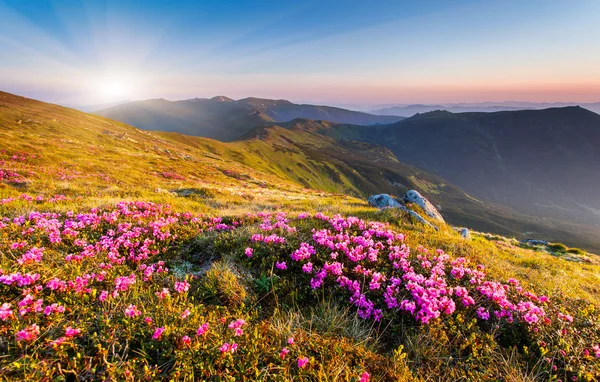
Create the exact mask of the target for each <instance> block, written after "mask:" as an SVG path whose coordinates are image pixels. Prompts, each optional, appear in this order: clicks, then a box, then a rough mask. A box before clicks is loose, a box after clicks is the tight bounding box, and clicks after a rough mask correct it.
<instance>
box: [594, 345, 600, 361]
mask: <svg viewBox="0 0 600 382" xmlns="http://www.w3.org/2000/svg"><path fill="white" fill-rule="evenodd" d="M592 350H593V351H594V353H596V358H600V345H594V346H592Z"/></svg>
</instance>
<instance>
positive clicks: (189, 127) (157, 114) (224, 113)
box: [95, 96, 403, 141]
mask: <svg viewBox="0 0 600 382" xmlns="http://www.w3.org/2000/svg"><path fill="white" fill-rule="evenodd" d="M95 114H98V115H102V116H105V117H109V118H112V119H116V120H118V121H121V122H125V123H127V124H129V125H132V126H136V127H138V128H142V129H144V130H151V131H172V132H179V133H184V134H188V135H195V136H202V137H207V138H214V139H218V140H221V141H233V140H235V139H237V138H239V137H241V136H243V135H244V134H245V133H246V132H249V131H251V130H252V129H253V128H254V127H256V126H259V125H261V124H263V123H269V122H287V121H290V120H293V119H295V118H309V119H318V120H330V121H333V122H340V123H352V124H357V125H374V124H380V123H390V122H396V121H399V120H401V119H402V118H403V117H396V116H375V115H371V114H368V113H363V112H357V111H352V110H346V109H341V108H336V107H330V106H319V105H306V104H295V103H292V102H290V101H287V100H282V99H280V100H272V99H264V98H256V97H247V98H242V99H239V100H233V99H231V98H228V97H225V96H216V97H213V98H210V99H209V98H194V99H188V100H179V101H168V100H165V99H154V100H142V101H135V102H130V103H127V104H121V105H117V106H115V107H111V108H108V109H103V110H99V111H96V112H95Z"/></svg>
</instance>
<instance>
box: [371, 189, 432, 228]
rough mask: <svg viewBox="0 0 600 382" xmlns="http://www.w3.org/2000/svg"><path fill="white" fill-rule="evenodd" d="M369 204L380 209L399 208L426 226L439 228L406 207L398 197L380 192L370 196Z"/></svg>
mask: <svg viewBox="0 0 600 382" xmlns="http://www.w3.org/2000/svg"><path fill="white" fill-rule="evenodd" d="M369 205H371V206H373V207H376V208H379V209H384V208H397V209H399V210H400V211H404V212H406V213H408V214H409V215H410V216H411V217H413V218H414V219H415V220H417V221H418V222H420V223H422V224H425V225H426V226H429V227H431V228H433V229H435V230H436V231H437V230H438V227H436V226H434V225H433V224H431V223H430V222H428V221H427V220H425V218H423V216H421V215H419V214H418V213H416V212H415V211H413V210H410V209H408V208H406V207H405V206H403V205H402V204H401V203H400V202H398V201H397V200H396V199H394V198H392V197H391V196H389V195H388V194H378V195H371V196H369Z"/></svg>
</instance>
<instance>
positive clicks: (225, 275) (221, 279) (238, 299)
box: [201, 260, 247, 308]
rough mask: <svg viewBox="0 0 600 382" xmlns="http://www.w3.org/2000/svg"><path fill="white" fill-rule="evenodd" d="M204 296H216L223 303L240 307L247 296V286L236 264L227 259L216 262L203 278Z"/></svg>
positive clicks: (209, 297)
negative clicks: (239, 274) (241, 279)
mask: <svg viewBox="0 0 600 382" xmlns="http://www.w3.org/2000/svg"><path fill="white" fill-rule="evenodd" d="M201 289H202V291H201V294H202V295H203V297H205V298H208V299H211V298H215V299H217V300H218V301H219V303H221V305H225V306H229V307H233V308H239V307H241V306H243V305H244V301H245V300H246V298H247V292H246V288H245V287H244V285H243V283H242V282H241V281H240V279H239V276H238V273H237V271H236V270H235V268H234V266H233V265H232V264H230V263H228V262H227V261H224V260H220V261H217V262H214V263H213V264H212V266H211V267H210V269H209V270H208V272H206V274H205V275H204V278H203V280H202V287H201Z"/></svg>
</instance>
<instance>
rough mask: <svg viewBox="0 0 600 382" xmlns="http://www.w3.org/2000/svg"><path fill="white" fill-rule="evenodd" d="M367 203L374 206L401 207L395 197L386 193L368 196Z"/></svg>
mask: <svg viewBox="0 0 600 382" xmlns="http://www.w3.org/2000/svg"><path fill="white" fill-rule="evenodd" d="M369 205H370V206H373V207H376V208H400V207H403V206H402V204H400V203H399V202H398V201H397V200H396V199H394V198H392V197H391V196H389V195H388V194H379V195H371V196H369Z"/></svg>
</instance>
